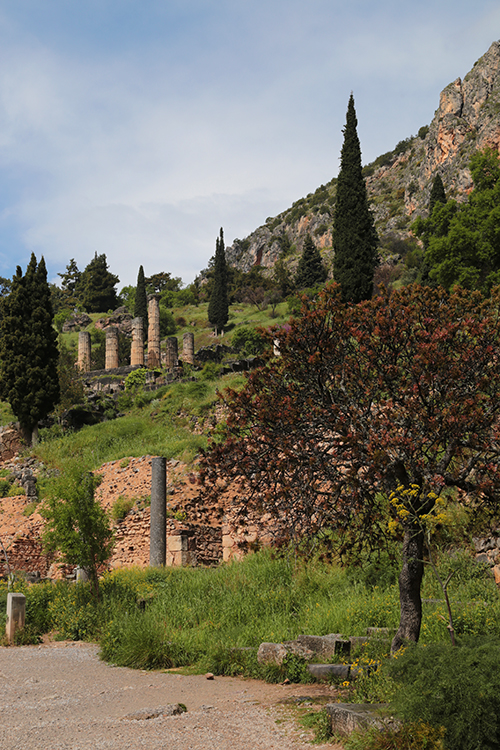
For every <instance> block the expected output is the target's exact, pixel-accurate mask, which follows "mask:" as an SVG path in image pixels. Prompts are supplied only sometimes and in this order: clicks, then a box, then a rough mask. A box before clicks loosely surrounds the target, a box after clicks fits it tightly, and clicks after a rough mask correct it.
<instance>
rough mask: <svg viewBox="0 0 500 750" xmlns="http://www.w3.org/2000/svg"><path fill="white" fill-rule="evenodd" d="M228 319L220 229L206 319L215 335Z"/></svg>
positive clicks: (224, 256)
mask: <svg viewBox="0 0 500 750" xmlns="http://www.w3.org/2000/svg"><path fill="white" fill-rule="evenodd" d="M228 317H229V301H228V294H227V265H226V253H225V247H224V233H223V231H222V228H221V230H220V235H219V237H217V240H216V242H215V258H214V280H213V286H212V294H211V295H210V300H209V303H208V319H209V321H210V323H211V324H212V325H213V327H214V328H215V333H216V334H217V332H218V331H224V326H225V325H226V323H227V320H228Z"/></svg>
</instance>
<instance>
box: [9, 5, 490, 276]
mask: <svg viewBox="0 0 500 750" xmlns="http://www.w3.org/2000/svg"><path fill="white" fill-rule="evenodd" d="M498 39H500V6H499V4H498V0H476V2H475V3H470V1H469V0H453V1H452V0H421V1H420V2H419V3H418V4H417V3H415V2H407V0H398V2H396V1H395V0H381V1H380V2H374V0H351V2H349V3H347V2H345V0H343V2H340V1H339V0H308V1H307V2H305V1H304V0H252V1H251V2H250V0H248V1H247V0H162V1H160V0H78V2H77V1H76V0H43V2H42V0H0V276H11V275H12V274H13V273H14V271H15V267H16V265H21V267H22V268H23V270H24V269H25V267H26V264H27V262H28V261H29V257H30V254H31V252H34V253H35V254H36V256H37V258H40V256H41V255H44V257H45V261H46V263H47V267H48V269H49V278H50V280H51V281H59V279H58V277H57V273H58V272H60V271H61V272H62V271H64V269H65V267H66V264H67V263H68V261H69V260H70V258H75V260H76V262H77V264H78V267H79V268H80V269H83V268H84V267H85V266H86V265H87V263H88V262H89V261H90V260H91V258H92V257H93V256H94V253H95V252H97V253H99V254H100V253H106V256H107V259H108V264H109V267H110V270H111V271H112V272H113V273H115V274H117V275H118V276H119V277H120V285H119V288H121V287H122V286H123V285H126V284H135V282H136V278H137V270H138V267H139V265H140V264H142V265H143V266H144V271H145V274H146V275H151V274H153V273H157V272H159V271H169V272H170V273H171V274H172V275H173V276H180V277H181V278H182V279H183V281H184V283H185V284H188V283H190V282H191V281H192V280H193V279H194V277H195V276H196V275H197V273H198V272H199V271H200V270H201V269H202V268H205V267H206V265H207V263H208V260H209V258H210V257H211V256H212V255H213V253H214V250H215V240H216V237H217V235H218V233H219V228H220V227H221V226H222V227H223V228H224V233H225V238H226V244H231V242H232V240H233V239H234V238H235V237H240V238H243V237H245V236H246V235H248V234H249V233H250V232H251V231H252V230H254V229H256V228H257V227H258V226H260V225H261V224H263V223H264V222H265V220H266V218H267V217H268V216H275V215H276V214H277V213H279V212H280V211H283V210H284V209H286V208H288V207H289V206H290V205H291V203H292V202H293V201H295V200H297V199H299V198H301V197H303V196H304V195H306V194H307V193H309V192H311V191H313V190H315V189H316V188H317V187H319V185H321V184H322V183H325V182H327V181H328V180H330V179H331V178H332V177H334V176H335V175H336V174H337V172H338V165H339V154H340V148H341V145H342V128H343V126H344V122H345V112H346V107H347V101H348V98H349V94H350V92H351V90H352V91H353V92H354V98H355V103H356V111H357V115H358V121H359V126H358V133H359V136H360V139H361V147H362V152H363V162H364V163H368V162H369V161H372V160H373V159H374V158H376V157H377V156H378V155H380V154H382V153H384V152H385V151H389V150H391V149H392V148H394V146H395V145H396V144H397V143H398V141H400V140H401V139H403V138H406V137H408V136H410V135H413V134H415V133H416V132H417V131H418V129H419V128H420V127H421V126H422V125H426V124H429V123H430V121H431V119H432V117H433V115H434V111H435V110H436V108H437V106H438V104H439V93H440V91H441V90H442V89H443V88H444V87H445V86H446V85H447V84H448V83H450V82H451V81H452V80H454V79H455V78H457V77H458V76H461V77H463V76H464V75H465V74H466V73H467V72H468V71H469V70H470V69H471V68H472V66H473V64H474V62H475V61H476V60H477V59H478V58H479V57H480V56H481V55H482V54H484V53H485V52H486V50H487V49H488V47H489V46H490V44H491V43H492V42H493V41H495V40H498Z"/></svg>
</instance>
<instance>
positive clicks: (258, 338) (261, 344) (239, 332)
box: [231, 326, 267, 356]
mask: <svg viewBox="0 0 500 750" xmlns="http://www.w3.org/2000/svg"><path fill="white" fill-rule="evenodd" d="M266 343H267V342H266V339H265V338H264V337H263V335H262V334H261V333H260V331H258V330H257V329H256V328H250V327H248V328H247V327H243V326H242V327H241V328H237V329H236V331H235V332H234V334H233V338H232V341H231V345H232V347H233V348H234V349H236V351H237V352H238V353H239V354H243V355H246V356H254V355H257V354H261V353H262V352H263V351H264V349H265V347H266Z"/></svg>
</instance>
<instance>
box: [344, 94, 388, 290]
mask: <svg viewBox="0 0 500 750" xmlns="http://www.w3.org/2000/svg"><path fill="white" fill-rule="evenodd" d="M357 125H358V121H357V118H356V110H355V109H354V97H353V95H352V94H351V96H350V98H349V104H348V107H347V117H346V126H345V128H344V130H343V133H344V143H343V145H342V152H341V157H340V172H339V176H338V180H337V199H336V204H335V223H334V227H333V249H334V251H335V257H334V266H333V267H334V278H335V280H336V281H338V283H339V284H340V287H341V289H342V298H343V300H344V302H360V301H361V300H364V299H369V298H370V297H371V295H372V291H373V274H374V272H375V268H376V266H377V244H378V237H377V233H376V231H375V226H374V223H373V217H372V214H371V212H370V209H369V206H368V197H367V194H366V185H365V180H364V178H363V173H362V168H361V148H360V144H359V138H358V133H357Z"/></svg>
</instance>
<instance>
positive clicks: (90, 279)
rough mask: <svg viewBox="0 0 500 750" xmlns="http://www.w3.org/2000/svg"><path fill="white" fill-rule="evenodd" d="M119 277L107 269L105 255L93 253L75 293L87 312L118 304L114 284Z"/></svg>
mask: <svg viewBox="0 0 500 750" xmlns="http://www.w3.org/2000/svg"><path fill="white" fill-rule="evenodd" d="M118 282H119V278H118V276H115V274H113V273H111V272H110V271H109V270H108V264H107V261H106V255H105V254H104V253H103V254H102V255H97V253H96V254H95V256H94V258H92V260H91V261H90V263H89V264H88V266H87V267H86V268H85V270H84V271H83V273H82V275H81V278H80V280H79V282H78V284H77V287H76V293H77V295H78V297H79V299H81V302H82V305H83V307H84V308H85V310H86V311H87V312H106V311H107V310H114V309H115V308H116V305H117V304H118V296H117V294H116V289H115V286H116V285H117V284H118Z"/></svg>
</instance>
